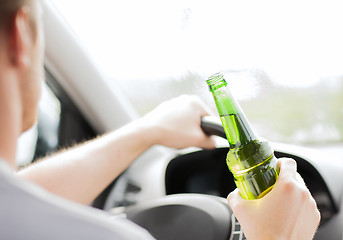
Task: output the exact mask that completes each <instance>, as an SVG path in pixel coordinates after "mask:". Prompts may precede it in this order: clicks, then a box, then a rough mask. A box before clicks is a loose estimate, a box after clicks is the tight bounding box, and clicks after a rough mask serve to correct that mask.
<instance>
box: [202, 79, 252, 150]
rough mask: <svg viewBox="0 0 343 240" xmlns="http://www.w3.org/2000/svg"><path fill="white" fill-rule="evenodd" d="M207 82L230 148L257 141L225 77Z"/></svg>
mask: <svg viewBox="0 0 343 240" xmlns="http://www.w3.org/2000/svg"><path fill="white" fill-rule="evenodd" d="M221 77H222V78H219V79H216V81H215V82H213V81H212V82H211V81H210V79H209V80H208V81H207V83H208V85H209V88H210V91H211V92H212V94H213V98H214V101H215V104H216V106H217V110H218V113H219V116H220V119H221V122H222V124H223V127H224V131H225V133H226V136H227V139H228V141H229V144H230V147H231V148H235V147H239V146H241V145H245V144H247V143H248V142H250V141H253V140H256V139H257V138H256V136H255V134H254V132H253V131H252V129H251V127H250V124H249V122H248V120H247V118H246V117H245V115H244V113H243V111H242V110H241V108H240V106H239V104H238V103H237V102H236V101H235V99H234V98H233V97H232V95H231V93H230V91H229V89H228V87H227V83H226V81H225V79H224V77H223V76H222V75H221Z"/></svg>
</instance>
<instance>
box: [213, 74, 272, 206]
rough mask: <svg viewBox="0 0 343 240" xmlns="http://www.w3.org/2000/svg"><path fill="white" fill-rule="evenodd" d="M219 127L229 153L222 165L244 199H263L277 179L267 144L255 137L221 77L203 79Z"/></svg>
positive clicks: (214, 76)
mask: <svg viewBox="0 0 343 240" xmlns="http://www.w3.org/2000/svg"><path fill="white" fill-rule="evenodd" d="M207 84H208V86H209V89H210V91H211V92H212V94H213V98H214V101H215V103H216V106H217V110H218V113H219V116H220V119H221V122H222V124H223V127H224V130H225V133H226V136H227V139H228V141H229V144H230V150H229V152H228V154H227V157H226V163H227V165H228V167H229V169H230V171H231V172H232V174H233V176H234V179H235V183H236V186H237V187H238V189H239V191H240V194H241V196H242V197H243V198H245V199H257V198H261V197H263V196H264V195H265V194H266V193H268V192H269V191H270V190H271V188H272V187H273V186H274V184H275V182H276V179H277V177H278V171H277V166H276V163H277V160H276V158H275V156H274V151H273V149H272V147H271V146H270V144H269V143H268V142H267V141H262V140H260V139H258V138H257V137H256V135H255V134H254V132H253V131H252V129H251V127H250V125H249V123H248V120H247V118H246V117H245V115H244V113H243V111H242V110H241V108H240V106H239V105H238V103H237V102H236V101H235V100H234V98H233V97H232V95H231V93H230V91H229V89H228V87H227V82H226V81H225V79H224V76H223V74H221V73H217V74H214V75H212V76H211V77H209V79H208V80H207Z"/></svg>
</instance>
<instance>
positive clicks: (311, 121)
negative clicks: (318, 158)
mask: <svg viewBox="0 0 343 240" xmlns="http://www.w3.org/2000/svg"><path fill="white" fill-rule="evenodd" d="M53 1H54V2H55V3H56V6H57V7H58V9H59V10H60V11H61V12H62V13H63V15H64V16H65V18H66V19H67V21H68V22H69V23H70V24H71V26H72V27H73V29H74V30H75V32H76V33H77V35H78V36H79V37H80V39H81V40H82V42H83V43H84V45H85V46H86V47H87V48H88V50H89V52H90V54H91V55H92V56H93V57H94V59H95V60H96V62H97V63H98V65H99V66H100V67H101V68H102V69H103V71H104V72H105V73H106V74H107V75H108V76H109V78H110V79H112V81H113V82H117V84H119V85H120V86H121V87H122V88H123V91H124V92H125V93H126V94H127V95H128V96H129V98H130V99H131V101H132V102H133V103H134V104H135V105H137V107H138V111H139V112H140V113H141V114H144V113H145V112H146V111H148V110H150V109H151V108H153V107H154V106H156V104H157V103H158V102H160V101H162V100H165V99H166V98H170V97H173V96H175V95H178V94H182V93H195V94H198V95H200V96H202V97H204V94H203V93H202V92H201V91H203V90H201V91H200V93H199V91H198V88H200V87H199V81H204V79H205V78H206V77H208V76H209V75H211V74H213V73H215V72H218V71H223V72H224V73H226V74H229V75H230V81H232V88H233V92H235V95H236V96H238V98H239V99H240V100H242V101H243V102H242V104H243V105H245V106H243V108H244V109H245V110H246V112H247V115H248V117H249V119H251V121H252V122H253V124H254V125H255V127H256V128H258V129H259V131H260V132H261V133H262V135H264V136H266V137H269V138H271V139H273V140H277V141H278V140H280V141H289V142H293V141H295V142H304V143H306V142H313V141H314V142H327V141H335V142H336V141H342V138H343V137H342V134H343V127H342V124H339V125H337V124H338V122H341V120H340V119H342V114H343V105H342V104H341V103H340V102H342V101H343V100H342V98H341V97H340V96H341V95H342V94H341V91H342V90H343V84H342V80H343V67H342V62H343V44H342V43H343V34H342V33H341V32H342V30H341V28H342V23H343V14H341V1H339V0H320V1H310V0H301V1H299V0H289V1H275V0H250V1H244V0H242V1H233V0H207V1H195V0H173V1H161V0H143V1H142V0H125V1H114V0H97V1H94V0H82V1H77V0H53ZM156 80H159V81H156ZM143 82H144V83H143ZM157 82H158V83H157ZM170 82H173V83H170ZM134 88H136V90H135V91H134V90H133V89H134ZM151 89H153V90H151ZM160 89H167V90H168V91H167V92H166V93H165V94H164V96H157V94H156V91H157V92H159V91H160ZM155 90H156V91H155ZM154 91H155V92H154ZM337 101H338V102H339V103H338V102H337ZM262 104H263V106H261V105H262ZM280 104H281V105H280ZM328 109H331V110H328ZM280 111H281V112H280ZM328 115H331V116H330V117H327V116H328ZM323 116H324V117H323ZM292 117H293V118H296V119H290V120H289V119H287V118H292Z"/></svg>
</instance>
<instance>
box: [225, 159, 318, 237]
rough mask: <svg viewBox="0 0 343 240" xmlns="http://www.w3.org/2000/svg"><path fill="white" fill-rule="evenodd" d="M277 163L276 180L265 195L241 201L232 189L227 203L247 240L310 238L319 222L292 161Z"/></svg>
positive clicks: (312, 200)
mask: <svg viewBox="0 0 343 240" xmlns="http://www.w3.org/2000/svg"><path fill="white" fill-rule="evenodd" d="M278 164H279V166H280V175H279V178H278V179H277V181H276V184H275V185H274V188H273V189H272V190H271V191H270V192H269V193H268V194H267V195H266V196H264V197H263V198H261V199H257V200H245V199H243V198H242V197H241V196H240V194H239V191H238V189H236V190H235V191H234V192H232V193H230V194H229V196H228V203H229V205H230V207H231V208H232V210H233V212H234V214H235V216H236V218H237V219H238V221H239V222H240V224H241V226H242V229H243V231H244V233H245V236H246V237H247V239H248V240H274V239H277V240H283V239H285V240H286V239H287V240H309V239H313V236H314V234H315V232H316V229H317V227H318V224H319V221H320V213H319V211H318V209H317V205H316V202H315V201H314V199H313V197H312V196H311V193H310V192H309V190H308V189H307V187H306V185H305V183H304V181H303V179H302V178H301V176H300V175H299V174H298V173H297V172H296V162H295V161H294V160H293V159H288V158H283V159H280V160H279V162H278Z"/></svg>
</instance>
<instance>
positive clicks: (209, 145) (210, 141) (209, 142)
mask: <svg viewBox="0 0 343 240" xmlns="http://www.w3.org/2000/svg"><path fill="white" fill-rule="evenodd" d="M199 145H200V147H201V148H204V149H213V148H215V147H216V141H215V140H214V138H213V137H212V136H207V135H205V134H204V136H203V140H202V141H201V143H200V144H199Z"/></svg>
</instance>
